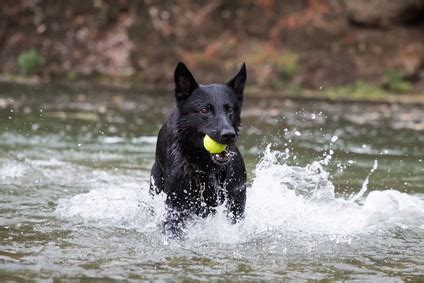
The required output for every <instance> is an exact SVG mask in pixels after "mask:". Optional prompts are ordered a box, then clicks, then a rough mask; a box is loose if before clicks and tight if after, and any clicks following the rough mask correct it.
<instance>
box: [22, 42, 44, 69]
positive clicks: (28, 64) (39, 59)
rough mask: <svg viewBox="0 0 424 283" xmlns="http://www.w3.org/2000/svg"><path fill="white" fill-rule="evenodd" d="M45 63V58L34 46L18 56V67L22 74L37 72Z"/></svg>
mask: <svg viewBox="0 0 424 283" xmlns="http://www.w3.org/2000/svg"><path fill="white" fill-rule="evenodd" d="M43 63H44V58H43V56H41V54H40V53H39V52H38V51H37V50H35V49H34V48H32V49H30V50H28V51H24V52H22V53H21V54H19V56H18V67H19V72H20V74H21V75H24V76H28V75H33V74H35V73H37V72H38V71H39V70H40V67H41V66H42V65H43Z"/></svg>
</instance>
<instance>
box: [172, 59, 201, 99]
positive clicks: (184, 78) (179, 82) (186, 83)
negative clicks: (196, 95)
mask: <svg viewBox="0 0 424 283" xmlns="http://www.w3.org/2000/svg"><path fill="white" fill-rule="evenodd" d="M174 81H175V98H176V99H177V100H183V99H185V98H187V97H189V96H190V94H191V93H192V92H193V90H195V89H196V88H197V87H198V86H199V85H198V84H197V82H196V80H195V79H194V77H193V75H192V74H191V72H190V71H189V69H188V68H187V66H186V65H184V63H183V62H179V63H178V65H177V67H176V68H175V72H174Z"/></svg>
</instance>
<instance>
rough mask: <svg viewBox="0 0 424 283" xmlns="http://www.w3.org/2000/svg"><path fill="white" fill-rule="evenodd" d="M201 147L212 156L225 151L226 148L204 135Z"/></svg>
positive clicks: (224, 145)
mask: <svg viewBox="0 0 424 283" xmlns="http://www.w3.org/2000/svg"><path fill="white" fill-rule="evenodd" d="M203 146H204V147H205V149H206V150H207V151H209V152H210V153H212V154H216V153H221V152H223V151H224V150H225V148H226V147H227V145H226V144H220V143H218V142H216V141H214V140H213V139H212V138H211V137H210V136H208V135H206V136H205V137H204V138H203Z"/></svg>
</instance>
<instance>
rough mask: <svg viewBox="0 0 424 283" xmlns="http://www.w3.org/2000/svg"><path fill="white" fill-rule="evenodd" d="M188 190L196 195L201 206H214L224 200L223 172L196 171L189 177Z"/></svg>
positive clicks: (224, 184)
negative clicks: (207, 172)
mask: <svg viewBox="0 0 424 283" xmlns="http://www.w3.org/2000/svg"><path fill="white" fill-rule="evenodd" d="M190 191H191V192H192V193H194V194H196V195H197V199H198V201H199V202H200V204H201V205H203V206H209V207H216V206H219V205H221V204H222V203H223V202H224V201H225V196H226V193H227V188H226V182H225V175H224V174H223V173H210V174H206V173H202V172H196V173H195V174H193V175H192V176H191V178H190Z"/></svg>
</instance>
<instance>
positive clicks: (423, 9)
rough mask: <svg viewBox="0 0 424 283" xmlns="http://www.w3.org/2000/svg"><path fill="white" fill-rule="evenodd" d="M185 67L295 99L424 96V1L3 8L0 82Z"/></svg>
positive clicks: (149, 74) (136, 78) (158, 74)
mask: <svg viewBox="0 0 424 283" xmlns="http://www.w3.org/2000/svg"><path fill="white" fill-rule="evenodd" d="M180 60H181V61H184V62H185V63H187V65H189V66H190V67H191V68H192V69H193V70H195V73H196V74H197V77H198V78H200V79H199V80H200V81H201V82H203V83H209V82H213V81H218V82H220V81H223V80H224V79H226V78H227V76H229V75H230V74H231V73H232V72H234V70H235V69H236V68H237V66H239V65H240V64H241V63H242V62H246V63H247V65H248V69H249V83H250V86H257V87H261V88H267V89H271V90H280V91H281V92H282V94H284V93H286V94H288V95H302V94H309V95H310V94H313V95H318V96H326V97H330V98H343V97H346V98H354V99H355V98H359V99H362V98H371V99H373V98H375V99H382V98H384V97H386V96H388V95H389V94H423V93H424V68H423V67H424V63H423V62H424V1H423V0H404V1H390V0H370V1H365V0H340V1H338V0H299V1H275V0H249V1H241V0H236V1H222V0H216V1H195V0H182V1H169V0H145V1H129V0H120V1H104V0H83V1H49V0H46V1H37V0H32V1H31V0H20V1H15V0H9V1H7V0H6V1H2V5H1V8H0V73H1V79H2V80H3V81H4V80H6V81H31V82H48V81H50V80H62V81H63V80H65V81H81V80H87V79H88V80H95V81H98V82H108V83H111V82H115V83H124V84H130V85H133V84H143V85H148V84H154V85H155V86H159V85H168V84H169V83H170V82H171V81H172V75H173V70H174V67H175V65H176V63H177V62H178V61H180ZM223 74H226V76H225V77H224V76H223ZM315 92H317V93H315ZM421 98H422V97H421ZM400 99H401V98H400ZM405 99H406V98H405ZM418 99H420V98H418Z"/></svg>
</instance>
